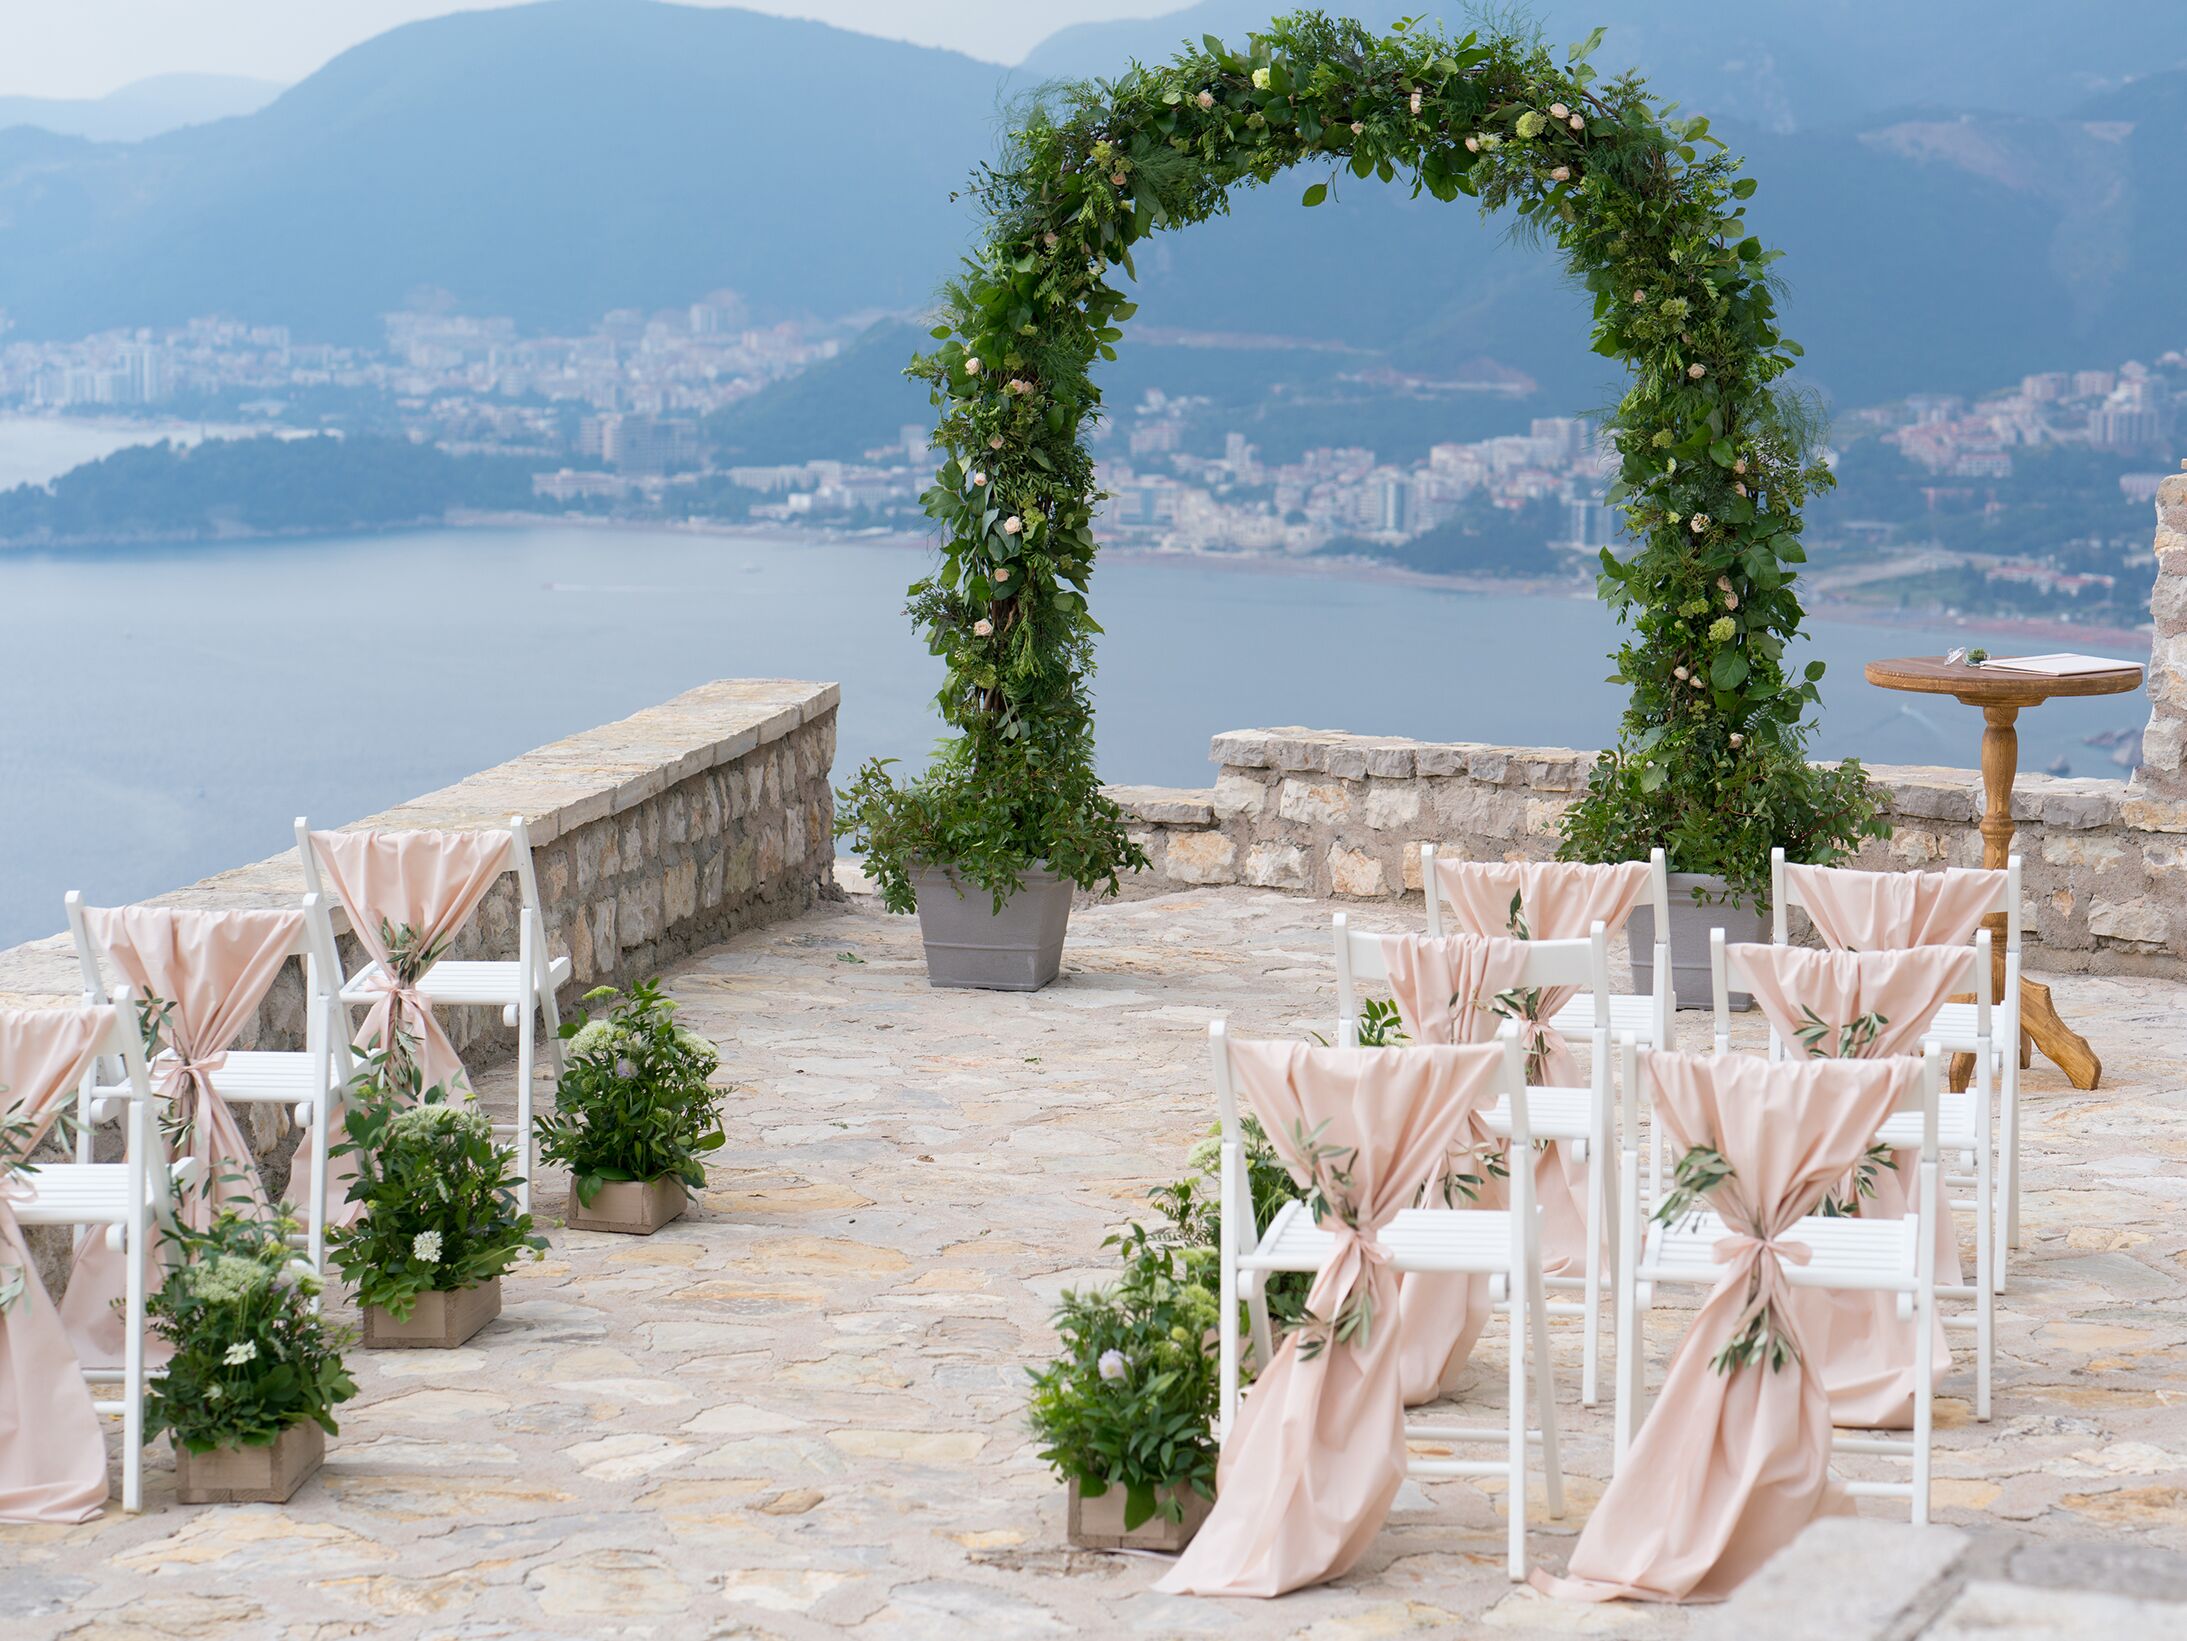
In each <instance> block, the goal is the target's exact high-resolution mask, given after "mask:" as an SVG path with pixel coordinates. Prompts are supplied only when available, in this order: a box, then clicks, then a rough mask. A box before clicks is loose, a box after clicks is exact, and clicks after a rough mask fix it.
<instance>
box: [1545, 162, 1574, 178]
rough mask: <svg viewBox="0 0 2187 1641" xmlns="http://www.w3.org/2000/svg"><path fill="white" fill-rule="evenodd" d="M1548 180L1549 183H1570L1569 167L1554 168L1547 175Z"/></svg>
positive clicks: (1570, 173)
mask: <svg viewBox="0 0 2187 1641" xmlns="http://www.w3.org/2000/svg"><path fill="white" fill-rule="evenodd" d="M1549 180H1550V181H1551V182H1570V181H1571V180H1572V168H1571V167H1570V166H1569V165H1560V166H1558V167H1556V168H1555V169H1554V170H1552V171H1551V172H1550V173H1549Z"/></svg>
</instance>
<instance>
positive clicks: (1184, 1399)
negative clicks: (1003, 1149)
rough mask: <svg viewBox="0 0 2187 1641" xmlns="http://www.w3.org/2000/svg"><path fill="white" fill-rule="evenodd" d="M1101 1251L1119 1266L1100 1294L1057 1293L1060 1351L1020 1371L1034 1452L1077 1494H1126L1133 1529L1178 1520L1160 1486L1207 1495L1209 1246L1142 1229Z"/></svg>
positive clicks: (1210, 1449) (1127, 1522)
mask: <svg viewBox="0 0 2187 1641" xmlns="http://www.w3.org/2000/svg"><path fill="white" fill-rule="evenodd" d="M1103 1246H1104V1247H1119V1248H1121V1249H1122V1250H1123V1259H1124V1268H1123V1271H1122V1273H1121V1274H1120V1275H1119V1276H1118V1278H1117V1280H1116V1281H1115V1282H1114V1283H1112V1284H1111V1285H1110V1286H1108V1287H1106V1288H1100V1289H1096V1290H1093V1291H1090V1292H1087V1291H1071V1292H1066V1293H1065V1294H1064V1295H1063V1299H1062V1303H1061V1304H1060V1305H1058V1306H1057V1308H1056V1315H1055V1325H1056V1331H1057V1332H1058V1333H1060V1334H1061V1335H1062V1336H1063V1348H1062V1350H1061V1352H1060V1353H1059V1354H1058V1355H1057V1357H1056V1359H1055V1360H1054V1361H1053V1362H1051V1363H1049V1365H1048V1366H1046V1367H1044V1368H1038V1369H1029V1370H1028V1372H1029V1373H1030V1374H1031V1377H1032V1382H1033V1386H1032V1389H1033V1395H1032V1404H1031V1407H1030V1408H1029V1410H1028V1416H1029V1418H1030V1420H1031V1423H1032V1427H1033V1432H1034V1434H1035V1435H1037V1436H1038V1437H1039V1438H1040V1439H1041V1441H1042V1442H1043V1443H1044V1444H1045V1445H1044V1446H1043V1447H1042V1448H1041V1452H1040V1456H1041V1457H1042V1458H1043V1459H1046V1460H1047V1461H1048V1463H1049V1464H1050V1465H1052V1466H1053V1467H1054V1468H1055V1471H1056V1474H1058V1475H1059V1476H1062V1477H1064V1478H1065V1479H1066V1480H1069V1481H1075V1482H1077V1483H1078V1490H1079V1493H1080V1494H1081V1496H1083V1497H1086V1498H1098V1497H1100V1496H1101V1495H1102V1494H1104V1493H1106V1492H1107V1491H1108V1490H1109V1489H1110V1488H1112V1487H1121V1488H1123V1489H1124V1530H1125V1531H1126V1532H1130V1531H1132V1530H1133V1529H1134V1528H1137V1527H1140V1526H1143V1525H1144V1524H1145V1523H1146V1522H1148V1521H1150V1520H1152V1519H1153V1518H1154V1517H1155V1516H1156V1515H1157V1514H1159V1515H1162V1516H1164V1517H1166V1518H1167V1519H1168V1520H1171V1521H1178V1520H1182V1519H1183V1516H1184V1509H1183V1506H1182V1504H1181V1503H1180V1502H1179V1501H1178V1499H1177V1498H1176V1497H1175V1496H1174V1494H1162V1493H1161V1492H1160V1491H1159V1490H1160V1489H1163V1488H1179V1489H1181V1488H1186V1487H1189V1488H1191V1489H1192V1490H1193V1491H1195V1492H1197V1493H1199V1494H1200V1495H1201V1496H1202V1497H1205V1498H1213V1497H1214V1496H1215V1458H1216V1447H1215V1442H1214V1437H1213V1433H1212V1429H1213V1421H1214V1415H1215V1407H1216V1396H1217V1390H1218V1378H1217V1371H1216V1370H1217V1362H1216V1356H1215V1350H1214V1347H1213V1343H1212V1335H1213V1330H1214V1328H1215V1322H1216V1316H1217V1299H1216V1288H1215V1282H1216V1272H1215V1250H1214V1249H1212V1248H1202V1247H1196V1246H1195V1247H1178V1246H1175V1245H1172V1244H1170V1243H1168V1242H1165V1241H1161V1240H1157V1239H1156V1238H1153V1237H1150V1236H1148V1235H1147V1233H1146V1231H1145V1230H1144V1229H1142V1228H1141V1227H1140V1226H1138V1225H1133V1226H1132V1227H1130V1228H1129V1229H1128V1230H1126V1231H1123V1232H1120V1233H1118V1234H1117V1235H1115V1236H1112V1237H1110V1238H1109V1239H1108V1241H1107V1242H1105V1243H1104V1244H1103Z"/></svg>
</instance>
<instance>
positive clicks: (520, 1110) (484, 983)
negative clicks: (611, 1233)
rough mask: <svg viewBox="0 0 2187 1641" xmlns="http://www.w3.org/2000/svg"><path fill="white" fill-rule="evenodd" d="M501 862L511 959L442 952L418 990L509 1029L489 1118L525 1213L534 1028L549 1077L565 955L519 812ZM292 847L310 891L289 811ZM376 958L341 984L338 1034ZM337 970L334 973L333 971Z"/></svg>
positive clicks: (558, 1053) (361, 1001)
mask: <svg viewBox="0 0 2187 1641" xmlns="http://www.w3.org/2000/svg"><path fill="white" fill-rule="evenodd" d="M508 829H509V833H510V839H511V841H510V847H509V864H508V866H507V868H506V870H507V871H509V872H513V873H514V874H515V875H516V881H517V897H518V905H517V924H516V943H517V951H516V956H515V957H514V958H513V959H508V958H500V959H494V958H488V959H460V958H446V959H443V960H442V961H441V962H438V963H435V964H434V965H433V966H432V967H431V968H430V969H428V970H426V972H425V976H424V978H423V979H422V980H421V981H420V982H419V983H418V990H419V992H420V993H421V994H423V996H424V998H425V1000H426V1002H427V1003H428V1004H430V1005H431V1006H432V1007H433V1008H435V1009H441V1008H449V1007H454V1008H494V1009H499V1010H500V1011H501V1023H502V1024H503V1025H505V1026H508V1027H510V1028H511V1029H513V1030H514V1031H515V1032H516V1121H515V1122H513V1123H495V1124H494V1133H495V1135H496V1136H497V1137H499V1138H501V1139H504V1140H507V1141H509V1142H510V1144H511V1146H512V1147H513V1148H514V1150H515V1152H516V1172H517V1180H518V1184H517V1192H516V1194H517V1205H518V1207H519V1208H520V1209H522V1210H523V1211H524V1212H526V1213H529V1212H530V1211H531V1205H532V1157H533V1152H534V1144H533V1132H532V1130H533V1089H532V1082H533V1075H534V1066H535V1063H536V1059H537V1050H538V1032H539V1029H540V1027H541V1025H542V1024H543V1025H544V1028H545V1032H546V1042H547V1063H548V1066H549V1067H550V1069H551V1070H552V1071H553V1073H554V1076H555V1079H556V1081H557V1082H559V1081H560V1079H561V1076H562V1035H561V1030H562V1014H561V1010H560V1008H559V1007H558V1006H557V1005H556V1003H555V992H556V991H557V990H558V989H559V988H560V987H561V986H563V985H564V984H565V983H566V982H567V981H568V980H569V977H570V960H569V959H568V958H567V957H556V956H554V955H553V954H552V953H551V952H550V951H549V949H548V946H547V924H546V914H545V912H544V910H543V909H542V908H541V906H540V902H539V880H538V878H537V877H536V876H535V875H534V874H533V871H532V847H531V836H530V833H529V832H528V830H527V829H526V827H525V824H524V817H523V816H521V815H511V816H510V817H509V828H508ZM296 851H297V854H298V855H299V856H300V857H301V858H302V860H303V863H304V887H305V888H306V889H308V890H310V891H311V892H312V893H314V894H320V893H322V892H323V891H322V890H321V888H320V883H319V861H318V856H317V852H316V851H315V850H314V849H313V848H312V843H311V823H310V822H309V821H308V820H306V819H305V818H304V817H303V816H302V815H299V816H297V817H296ZM378 966H379V965H378V964H376V963H368V964H367V965H366V966H365V967H364V968H362V969H360V970H358V971H357V973H355V974H353V975H350V976H348V977H346V978H345V979H344V980H343V981H342V983H341V991H340V998H341V1006H342V1012H343V1019H344V1024H345V1032H344V1035H345V1036H346V1035H348V1033H349V1031H350V1030H352V1029H354V1025H355V1021H354V1018H353V1017H352V1016H351V1015H350V1014H349V1010H351V1009H353V1008H361V1007H369V1006H370V1005H371V1003H372V1002H373V999H374V993H373V992H372V990H371V989H370V988H369V987H368V986H366V985H365V984H364V982H365V980H366V977H367V976H369V975H370V974H372V973H373V972H374V971H375V970H376V969H377V968H378ZM337 972H339V971H337Z"/></svg>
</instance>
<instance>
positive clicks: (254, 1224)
mask: <svg viewBox="0 0 2187 1641" xmlns="http://www.w3.org/2000/svg"><path fill="white" fill-rule="evenodd" d="M297 1229H298V1227H297V1225H296V1223H295V1222H294V1221H293V1220H287V1219H275V1220H270V1221H261V1220H257V1219H250V1218H245V1217H243V1216H242V1215H239V1214H237V1213H235V1212H234V1211H232V1210H230V1211H225V1212H223V1213H222V1214H221V1215H220V1216H219V1217H218V1218H216V1219H215V1220H214V1221H213V1223H212V1224H211V1226H209V1227H208V1228H207V1229H205V1230H203V1231H192V1230H189V1229H187V1228H186V1227H183V1226H181V1225H179V1224H169V1225H167V1226H165V1227H163V1232H164V1235H165V1236H166V1238H167V1239H168V1240H167V1246H168V1248H169V1249H170V1251H172V1252H179V1253H180V1254H181V1256H182V1257H181V1262H180V1263H178V1264H174V1265H171V1266H170V1267H169V1269H168V1272H167V1280H166V1281H165V1283H164V1284H163V1285H162V1286H161V1287H160V1289H159V1291H158V1292H157V1293H155V1294H152V1295H151V1296H150V1297H149V1298H148V1299H147V1300H146V1301H145V1312H146V1314H147V1316H148V1317H149V1318H150V1319H151V1324H152V1329H153V1331H154V1332H155V1333H157V1334H158V1335H159V1336H160V1338H162V1339H164V1340H165V1341H166V1342H167V1343H168V1344H169V1345H170V1346H172V1347H173V1350H174V1354H173V1355H172V1356H171V1357H170V1358H169V1359H168V1363H167V1370H166V1372H165V1374H164V1375H163V1376H161V1377H159V1378H155V1379H153V1380H152V1381H151V1382H150V1384H149V1386H148V1387H147V1389H146V1392H145V1398H146V1402H145V1422H144V1434H145V1439H146V1440H148V1441H149V1440H150V1439H151V1438H152V1437H154V1436H156V1435H158V1434H159V1433H160V1432H161V1431H163V1430H164V1431H166V1432H167V1433H168V1434H169V1436H171V1437H172V1438H173V1441H174V1448H175V1490H176V1496H177V1497H178V1498H180V1499H181V1501H182V1502H183V1503H184V1504H284V1503H286V1502H287V1501H288V1500H289V1499H290V1498H291V1497H292V1496H293V1495H294V1494H295V1492H296V1490H297V1489H298V1488H299V1487H301V1486H303V1484H304V1482H305V1480H306V1479H307V1478H308V1477H309V1476H310V1475H311V1473H312V1472H313V1471H314V1470H317V1469H318V1468H319V1465H320V1462H321V1461H322V1460H323V1459H324V1458H325V1457H326V1439H327V1437H328V1436H331V1435H335V1434H338V1433H339V1427H338V1426H337V1425H336V1424H335V1422H334V1408H335V1406H336V1404H338V1403H341V1402H346V1401H347V1400H349V1398H350V1397H352V1396H354V1395H356V1394H357V1387H356V1385H355V1383H353V1382H352V1381H351V1379H350V1377H349V1374H348V1372H347V1371H346V1370H345V1369H344V1368H343V1366H342V1347H343V1345H344V1344H346V1343H347V1342H348V1340H349V1337H350V1336H349V1334H348V1332H347V1330H346V1329H339V1328H336V1327H333V1326H332V1325H330V1324H329V1323H328V1322H327V1321H326V1319H325V1318H324V1317H322V1316H320V1315H319V1314H318V1313H317V1312H316V1311H315V1310H314V1308H313V1306H312V1300H313V1299H314V1298H315V1297H316V1296H317V1294H318V1292H319V1279H318V1278H317V1277H316V1276H315V1275H313V1274H312V1269H311V1265H310V1263H309V1262H308V1261H306V1260H302V1259H299V1258H297V1257H296V1254H295V1252H294V1250H293V1249H292V1248H291V1246H290V1243H289V1240H288V1238H289V1237H290V1236H291V1235H292V1234H294V1233H295V1232H296V1230H297Z"/></svg>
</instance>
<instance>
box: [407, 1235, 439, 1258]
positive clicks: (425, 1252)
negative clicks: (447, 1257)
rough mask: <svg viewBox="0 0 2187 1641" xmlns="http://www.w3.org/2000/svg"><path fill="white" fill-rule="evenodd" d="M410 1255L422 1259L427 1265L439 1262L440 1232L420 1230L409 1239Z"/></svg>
mask: <svg viewBox="0 0 2187 1641" xmlns="http://www.w3.org/2000/svg"><path fill="white" fill-rule="evenodd" d="M410 1257H411V1258H412V1259H422V1260H423V1261H425V1263H426V1264H428V1265H438V1264H439V1263H440V1232H438V1231H420V1232H419V1233H418V1234H417V1235H416V1236H414V1237H412V1238H411V1239H410Z"/></svg>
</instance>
